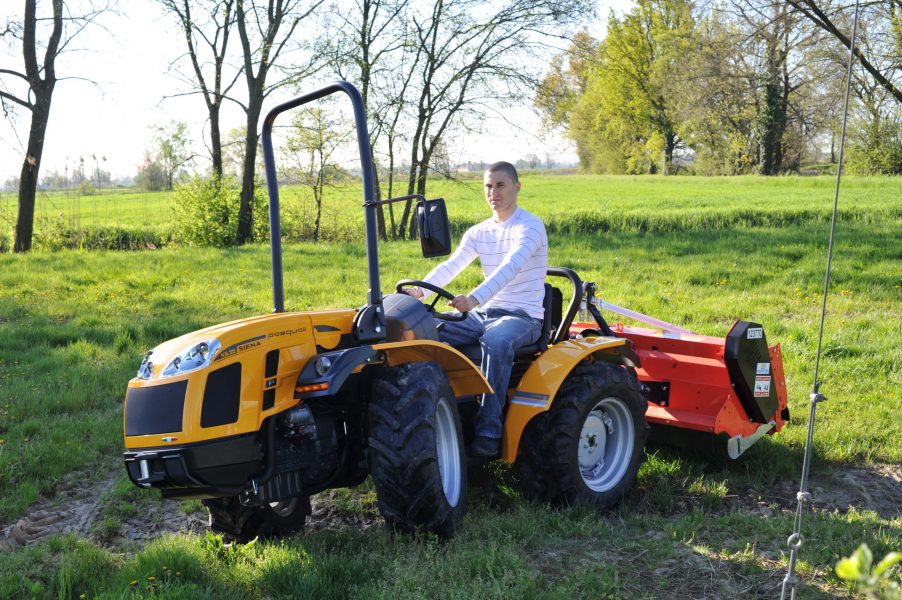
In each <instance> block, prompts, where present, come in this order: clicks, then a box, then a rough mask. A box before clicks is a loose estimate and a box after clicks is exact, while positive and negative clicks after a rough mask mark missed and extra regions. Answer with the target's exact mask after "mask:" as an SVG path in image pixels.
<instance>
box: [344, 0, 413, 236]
mask: <svg viewBox="0 0 902 600" xmlns="http://www.w3.org/2000/svg"><path fill="white" fill-rule="evenodd" d="M408 4H409V1H408V0H355V2H354V6H355V8H356V10H347V6H338V5H336V6H334V7H333V10H332V12H331V17H332V18H334V19H335V20H336V21H337V22H339V23H341V24H342V27H341V31H342V33H341V34H340V35H337V36H330V38H331V40H334V41H331V40H330V43H329V46H330V48H329V51H328V55H329V58H330V63H331V66H332V68H333V69H334V70H335V72H336V73H337V74H338V76H339V77H341V78H342V79H348V80H352V81H355V82H356V83H357V86H358V88H359V89H360V95H361V97H362V99H363V106H364V108H365V109H366V113H367V121H368V125H369V129H370V131H369V138H370V153H371V155H372V162H373V171H374V173H373V182H374V185H375V187H376V189H375V190H374V192H375V194H376V197H377V198H382V189H381V185H380V181H379V168H378V165H379V160H378V154H377V150H376V149H377V146H378V145H379V143H380V141H381V140H380V138H381V137H382V135H383V134H385V135H387V136H388V137H389V138H390V139H389V142H388V148H389V167H388V178H389V192H388V194H389V196H390V195H391V187H392V172H391V171H392V168H393V165H392V164H391V163H392V162H393V161H392V158H393V155H392V152H391V143H392V142H391V138H392V136H393V134H394V133H395V131H394V130H393V129H392V128H391V124H392V122H393V117H394V122H395V123H396V122H397V116H398V115H399V112H400V108H399V105H394V104H392V103H390V102H388V101H387V98H388V97H389V96H388V94H389V93H390V90H391V89H392V85H391V83H392V81H394V80H395V79H396V78H398V75H399V73H398V71H397V66H398V65H399V64H403V62H402V57H403V52H404V45H405V29H406V28H405V26H404V18H403V17H404V15H405V11H406V10H407V8H408ZM402 77H403V76H402ZM409 79H410V76H409V74H408V75H407V77H406V80H407V81H409ZM374 95H376V96H377V97H375V98H374ZM392 107H394V108H395V110H392ZM389 215H390V220H391V234H392V237H394V235H395V224H394V213H393V212H392V207H391V205H389ZM377 216H378V227H379V235H380V237H381V238H382V239H387V238H388V233H389V231H388V228H386V225H385V216H384V213H383V211H382V206H381V205H380V206H379V211H378V213H377Z"/></svg>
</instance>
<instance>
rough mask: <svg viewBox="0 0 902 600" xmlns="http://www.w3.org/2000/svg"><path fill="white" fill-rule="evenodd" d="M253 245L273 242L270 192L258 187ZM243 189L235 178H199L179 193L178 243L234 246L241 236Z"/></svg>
mask: <svg viewBox="0 0 902 600" xmlns="http://www.w3.org/2000/svg"><path fill="white" fill-rule="evenodd" d="M255 190H256V191H255V194H254V205H253V211H254V224H253V229H252V231H251V236H252V241H265V240H267V239H268V238H269V217H268V212H267V210H268V203H267V200H266V192H265V190H264V189H262V187H261V186H259V185H258V186H255ZM240 206H241V187H240V185H238V182H237V181H235V179H233V178H231V177H222V178H219V179H217V178H211V179H203V178H201V177H195V178H194V179H192V180H190V181H188V182H187V183H185V184H182V185H180V186H178V187H177V188H176V190H175V201H174V203H173V209H172V210H173V217H174V221H175V232H174V235H175V239H176V240H178V241H180V242H182V243H184V244H188V245H190V246H218V247H222V246H234V245H236V244H237V236H238V211H239V208H240Z"/></svg>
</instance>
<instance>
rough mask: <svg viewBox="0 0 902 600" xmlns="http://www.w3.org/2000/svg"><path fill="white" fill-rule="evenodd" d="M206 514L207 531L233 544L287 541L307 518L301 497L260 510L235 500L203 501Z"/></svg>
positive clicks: (305, 502)
mask: <svg viewBox="0 0 902 600" xmlns="http://www.w3.org/2000/svg"><path fill="white" fill-rule="evenodd" d="M203 503H204V506H206V507H207V509H208V510H209V511H210V521H209V524H210V529H212V530H213V531H218V532H219V533H221V534H223V535H224V536H226V537H228V538H231V539H233V540H235V541H237V542H241V543H244V542H249V541H250V540H252V539H254V538H255V537H261V538H280V537H288V536H291V535H294V534H295V533H298V532H299V531H302V530H303V529H304V523H305V522H306V520H307V517H308V516H309V515H310V512H311V509H310V498H309V497H308V496H302V497H300V498H291V499H289V500H284V501H281V502H273V503H271V504H264V505H263V506H245V505H243V504H241V502H239V501H238V497H237V496H231V497H227V498H213V499H210V500H204V501H203Z"/></svg>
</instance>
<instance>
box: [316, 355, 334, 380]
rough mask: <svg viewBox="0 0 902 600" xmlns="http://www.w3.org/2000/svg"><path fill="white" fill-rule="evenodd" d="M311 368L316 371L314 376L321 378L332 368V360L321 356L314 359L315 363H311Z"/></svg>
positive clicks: (326, 356)
mask: <svg viewBox="0 0 902 600" xmlns="http://www.w3.org/2000/svg"><path fill="white" fill-rule="evenodd" d="M313 368H314V369H315V370H316V374H317V375H319V376H320V377H322V376H324V375H325V374H326V373H328V372H329V369H331V368H332V359H330V358H329V356H328V355H326V354H321V355H319V356H317V357H316V362H315V363H313Z"/></svg>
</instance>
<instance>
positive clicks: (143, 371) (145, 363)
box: [138, 350, 153, 379]
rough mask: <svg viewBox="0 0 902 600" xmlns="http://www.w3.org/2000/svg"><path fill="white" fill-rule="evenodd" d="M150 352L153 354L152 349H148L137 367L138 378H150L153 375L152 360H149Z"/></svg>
mask: <svg viewBox="0 0 902 600" xmlns="http://www.w3.org/2000/svg"><path fill="white" fill-rule="evenodd" d="M151 354H153V350H148V351H147V354H145V355H144V359H143V360H142V361H141V366H140V367H138V379H150V378H151V377H153V361H151V360H150V355H151Z"/></svg>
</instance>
